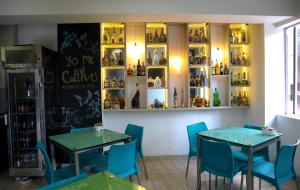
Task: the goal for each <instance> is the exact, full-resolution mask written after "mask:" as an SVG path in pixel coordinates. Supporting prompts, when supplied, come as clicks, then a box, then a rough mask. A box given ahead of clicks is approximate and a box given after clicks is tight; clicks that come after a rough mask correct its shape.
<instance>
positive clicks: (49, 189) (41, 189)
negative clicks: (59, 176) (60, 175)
mask: <svg viewBox="0 0 300 190" xmlns="http://www.w3.org/2000/svg"><path fill="white" fill-rule="evenodd" d="M86 177H88V175H87V174H81V175H79V176H75V177H71V178H68V179H65V180H62V181H59V182H55V183H52V184H50V185H46V186H43V187H39V188H37V189H36V190H56V189H57V188H59V187H63V186H65V185H68V184H70V183H73V182H76V181H78V180H81V179H84V178H86Z"/></svg>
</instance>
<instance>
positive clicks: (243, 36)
mask: <svg viewBox="0 0 300 190" xmlns="http://www.w3.org/2000/svg"><path fill="white" fill-rule="evenodd" d="M241 43H247V39H246V30H245V29H242V32H241Z"/></svg>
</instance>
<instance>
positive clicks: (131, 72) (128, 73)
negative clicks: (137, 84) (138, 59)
mask: <svg viewBox="0 0 300 190" xmlns="http://www.w3.org/2000/svg"><path fill="white" fill-rule="evenodd" d="M127 75H128V76H132V75H133V70H132V69H131V67H130V64H129V66H128V69H127Z"/></svg>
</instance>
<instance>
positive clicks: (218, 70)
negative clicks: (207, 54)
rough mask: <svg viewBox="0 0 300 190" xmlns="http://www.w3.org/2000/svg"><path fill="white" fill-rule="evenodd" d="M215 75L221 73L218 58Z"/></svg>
mask: <svg viewBox="0 0 300 190" xmlns="http://www.w3.org/2000/svg"><path fill="white" fill-rule="evenodd" d="M215 70H216V71H215V75H220V66H219V63H218V60H216V64H215Z"/></svg>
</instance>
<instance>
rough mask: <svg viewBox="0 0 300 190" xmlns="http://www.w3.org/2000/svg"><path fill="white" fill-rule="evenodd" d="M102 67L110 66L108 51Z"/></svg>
mask: <svg viewBox="0 0 300 190" xmlns="http://www.w3.org/2000/svg"><path fill="white" fill-rule="evenodd" d="M102 66H104V67H107V66H110V63H109V61H108V53H107V51H106V50H104V56H103V58H102Z"/></svg>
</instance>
